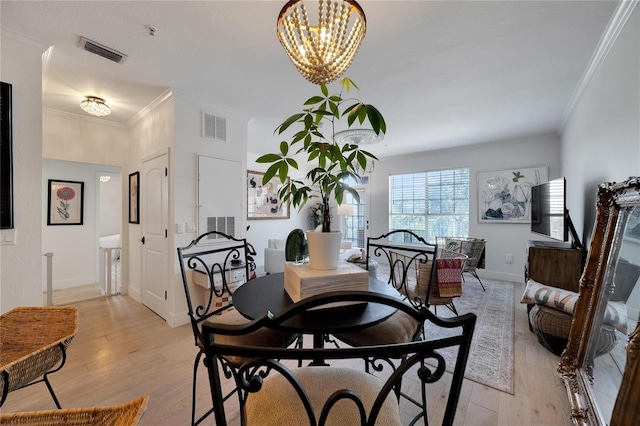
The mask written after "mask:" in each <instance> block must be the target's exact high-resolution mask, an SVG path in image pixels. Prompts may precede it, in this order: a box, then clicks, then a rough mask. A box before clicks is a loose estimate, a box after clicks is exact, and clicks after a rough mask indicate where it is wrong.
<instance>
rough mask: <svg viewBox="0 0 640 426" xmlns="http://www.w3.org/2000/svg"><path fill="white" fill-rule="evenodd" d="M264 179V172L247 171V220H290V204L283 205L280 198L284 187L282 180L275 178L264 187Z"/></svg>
mask: <svg viewBox="0 0 640 426" xmlns="http://www.w3.org/2000/svg"><path fill="white" fill-rule="evenodd" d="M263 177H264V173H262V172H254V171H251V170H248V171H247V219H248V220H260V219H289V207H290V206H289V203H288V202H287V203H282V202H281V201H280V199H279V198H278V191H279V190H280V188H281V187H282V186H283V184H282V183H281V182H280V179H279V178H278V177H277V176H274V177H273V178H272V179H271V180H270V181H269V182H267V184H266V185H263V184H262V178H263ZM288 182H289V178H287V183H288Z"/></svg>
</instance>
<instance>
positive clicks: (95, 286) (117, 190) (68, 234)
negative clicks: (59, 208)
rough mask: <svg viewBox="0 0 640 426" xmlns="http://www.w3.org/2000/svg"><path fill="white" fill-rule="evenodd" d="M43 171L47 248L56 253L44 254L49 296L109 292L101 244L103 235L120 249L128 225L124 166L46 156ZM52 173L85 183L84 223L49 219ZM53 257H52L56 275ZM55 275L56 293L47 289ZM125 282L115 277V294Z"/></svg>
mask: <svg viewBox="0 0 640 426" xmlns="http://www.w3.org/2000/svg"><path fill="white" fill-rule="evenodd" d="M42 176H43V200H44V205H45V209H44V212H43V214H44V217H43V227H42V249H43V253H51V256H45V257H43V263H45V264H44V265H43V268H42V269H43V286H42V289H43V302H44V303H45V304H47V303H48V302H49V300H50V301H51V303H52V304H53V305H61V304H68V303H74V302H78V301H80V300H87V299H93V298H98V297H104V296H105V295H106V294H108V293H109V292H108V291H107V289H106V288H105V286H104V283H102V284H101V281H100V245H101V241H105V240H108V241H109V244H110V245H111V246H113V247H114V250H115V249H116V248H117V249H118V250H117V251H118V252H119V247H120V231H121V229H122V208H121V205H122V183H121V178H120V167H117V166H106V165H102V164H91V163H80V162H73V161H62V160H53V159H48V158H43V161H42ZM101 176H105V178H103V179H104V180H106V181H105V182H101V180H100V177H101ZM107 176H108V177H109V179H106V177H107ZM49 179H53V180H66V181H73V182H82V183H83V187H84V190H83V191H82V192H83V193H82V206H83V209H82V221H81V222H82V223H81V224H78V225H76V224H73V225H57V226H51V225H47V224H46V223H47V220H46V215H47V209H48V207H49V206H48V191H49V189H48V181H49ZM107 188H108V189H107ZM78 196H80V194H78ZM116 257H117V258H118V261H119V255H114V258H116ZM48 261H51V274H50V276H48V273H49V268H48V267H47V265H46V263H47V262H48ZM114 279H115V277H114ZM49 281H50V282H51V284H50V287H51V296H50V297H48V295H47V290H48V286H49V285H48V282H49ZM119 282H120V281H119V280H118V281H117V282H115V280H114V281H112V289H113V290H112V291H111V293H112V294H117V292H118V291H119V284H118V283H119Z"/></svg>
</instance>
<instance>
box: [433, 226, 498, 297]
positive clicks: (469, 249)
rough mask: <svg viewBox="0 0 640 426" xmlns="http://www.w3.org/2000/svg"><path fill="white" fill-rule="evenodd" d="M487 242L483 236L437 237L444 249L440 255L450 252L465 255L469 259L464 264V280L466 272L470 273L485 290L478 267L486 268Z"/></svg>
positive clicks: (439, 245)
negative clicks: (485, 252)
mask: <svg viewBox="0 0 640 426" xmlns="http://www.w3.org/2000/svg"><path fill="white" fill-rule="evenodd" d="M486 243H487V241H486V240H484V239H481V238H463V237H436V244H437V245H438V247H440V248H441V249H442V255H441V256H439V257H446V256H447V255H448V254H454V255H455V254H463V255H465V256H466V257H467V260H466V261H465V262H464V263H463V265H462V279H463V280H464V273H465V272H468V273H470V274H471V275H473V276H474V277H475V279H477V280H478V282H479V283H480V287H482V290H483V291H486V290H485V288H484V285H483V284H482V280H481V279H480V277H479V276H478V273H477V272H476V269H478V268H480V269H482V268H484V256H485V254H484V249H485V245H486Z"/></svg>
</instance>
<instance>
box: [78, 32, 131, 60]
mask: <svg viewBox="0 0 640 426" xmlns="http://www.w3.org/2000/svg"><path fill="white" fill-rule="evenodd" d="M80 47H81V48H82V49H84V50H86V51H87V52H91V53H94V54H96V55H98V56H102V57H103V58H106V59H109V60H110V61H113V62H116V63H118V64H121V63H123V62H124V60H125V59H127V55H125V54H124V53H120V52H118V51H117V50H114V49H112V48H110V47H107V46H105V45H103V44H100V43H97V42H95V41H93V40H89V39H88V38H84V37H80Z"/></svg>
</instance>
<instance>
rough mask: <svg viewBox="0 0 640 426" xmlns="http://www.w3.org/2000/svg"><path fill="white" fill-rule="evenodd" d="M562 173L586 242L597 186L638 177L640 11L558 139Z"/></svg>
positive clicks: (583, 94)
mask: <svg viewBox="0 0 640 426" xmlns="http://www.w3.org/2000/svg"><path fill="white" fill-rule="evenodd" d="M562 170H563V172H564V175H565V176H566V178H567V185H568V190H570V191H571V193H572V195H573V196H572V197H570V198H569V200H568V205H569V210H570V211H571V212H572V216H573V221H574V223H575V225H576V229H577V230H578V233H580V232H581V230H584V232H585V233H586V234H587V235H588V236H590V235H591V231H592V227H593V223H594V220H595V202H596V193H597V187H598V185H599V184H600V183H602V182H607V181H615V182H620V181H622V180H625V179H626V178H628V177H629V176H638V175H640V7H636V9H635V12H634V13H633V15H632V16H631V17H630V19H629V21H628V22H627V24H626V25H625V27H624V29H623V31H622V32H621V33H620V35H619V36H618V39H617V40H616V42H615V44H614V45H613V47H612V49H611V51H610V52H609V55H608V56H607V58H606V59H605V61H604V63H603V64H602V65H601V66H600V67H599V68H598V69H597V71H596V72H595V74H594V75H593V78H592V79H591V80H590V82H589V84H588V86H587V87H586V89H585V90H584V92H583V93H582V96H581V97H580V99H579V100H578V103H577V104H576V106H575V108H574V109H573V112H572V114H571V116H570V119H569V120H568V123H567V125H566V128H565V130H564V132H563V134H562ZM573 212H575V213H576V214H575V215H573ZM583 219H584V221H583Z"/></svg>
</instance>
